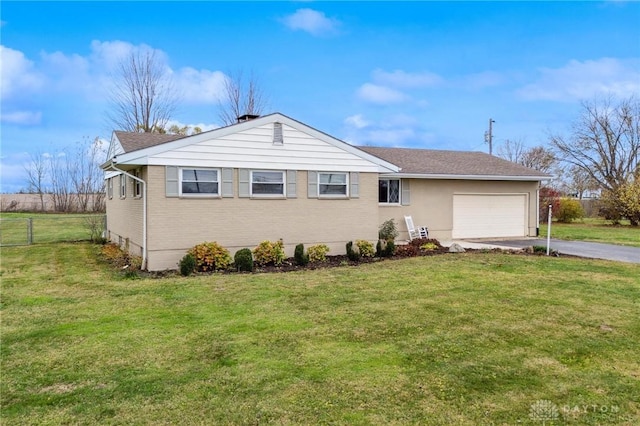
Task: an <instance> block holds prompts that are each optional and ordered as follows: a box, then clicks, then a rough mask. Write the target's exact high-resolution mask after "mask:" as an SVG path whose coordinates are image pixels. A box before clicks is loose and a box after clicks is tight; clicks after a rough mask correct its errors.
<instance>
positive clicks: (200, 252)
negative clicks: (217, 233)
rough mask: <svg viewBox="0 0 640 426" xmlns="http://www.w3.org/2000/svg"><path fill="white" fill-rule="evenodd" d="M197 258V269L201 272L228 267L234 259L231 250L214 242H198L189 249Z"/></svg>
mask: <svg viewBox="0 0 640 426" xmlns="http://www.w3.org/2000/svg"><path fill="white" fill-rule="evenodd" d="M189 253H191V254H192V255H193V257H194V258H195V260H196V269H197V270H198V271H200V272H208V271H216V270H220V269H227V268H228V267H229V265H231V262H232V261H233V259H232V258H231V255H230V254H229V250H227V249H226V248H224V247H222V246H221V245H220V244H218V243H216V242H215V241H214V242H205V243H201V244H198V245H197V246H195V247H193V248H192V249H191V250H189Z"/></svg>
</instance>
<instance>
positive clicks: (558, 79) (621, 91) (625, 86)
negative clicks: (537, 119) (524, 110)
mask: <svg viewBox="0 0 640 426" xmlns="http://www.w3.org/2000/svg"><path fill="white" fill-rule="evenodd" d="M639 91H640V60H638V59H632V60H620V59H615V58H601V59H597V60H590V61H582V62H581V61H576V60H572V61H570V62H569V63H568V64H566V65H565V66H563V67H561V68H540V69H539V70H538V78H537V80H536V81H535V82H533V83H531V84H528V85H526V86H524V87H522V88H521V89H520V90H518V92H517V94H518V95H519V96H520V97H521V98H523V99H525V100H549V101H574V100H582V99H589V98H592V97H593V96H596V95H599V94H605V95H613V96H621V97H623V96H628V95H629V94H631V93H634V92H635V93H637V92H639Z"/></svg>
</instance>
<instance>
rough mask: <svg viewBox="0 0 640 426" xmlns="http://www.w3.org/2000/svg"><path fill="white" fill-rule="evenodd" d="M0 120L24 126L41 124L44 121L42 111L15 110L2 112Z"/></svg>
mask: <svg viewBox="0 0 640 426" xmlns="http://www.w3.org/2000/svg"><path fill="white" fill-rule="evenodd" d="M0 121H2V122H3V123H8V124H19V125H23V126H33V125H36V124H40V122H41V121H42V113H41V112H40V111H37V112H34V111H14V112H5V111H3V112H2V116H1V117H0Z"/></svg>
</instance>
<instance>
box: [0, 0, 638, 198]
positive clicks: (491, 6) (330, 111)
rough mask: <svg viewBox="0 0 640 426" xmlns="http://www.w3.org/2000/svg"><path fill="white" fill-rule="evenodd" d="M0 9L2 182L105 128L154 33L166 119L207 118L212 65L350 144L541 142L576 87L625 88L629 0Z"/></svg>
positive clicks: (634, 48) (631, 51)
mask: <svg viewBox="0 0 640 426" xmlns="http://www.w3.org/2000/svg"><path fill="white" fill-rule="evenodd" d="M0 7H1V9H0V16H1V18H0V19H1V27H0V31H1V33H0V35H1V40H0V45H1V51H0V60H1V71H2V73H1V102H2V103H1V123H0V125H1V126H2V127H1V129H0V137H1V149H2V154H1V168H2V169H1V175H2V176H1V178H2V180H1V188H0V191H2V192H11V191H16V190H19V189H21V188H26V186H27V184H26V177H25V173H24V167H25V164H28V161H29V154H30V153H31V154H33V153H54V152H58V151H61V150H63V149H65V148H68V147H71V146H73V145H74V144H75V143H77V142H79V141H81V140H83V138H90V139H94V138H95V137H101V138H104V139H109V137H110V134H111V131H112V130H113V129H111V128H110V127H109V125H108V124H107V121H106V119H105V113H106V111H108V108H109V104H108V102H107V101H106V96H107V91H106V88H107V87H108V86H109V81H110V79H109V78H110V77H109V75H110V73H111V72H113V66H114V64H116V63H117V61H118V58H119V57H121V56H122V55H123V54H126V53H127V52H130V51H132V50H136V49H141V48H144V47H150V48H153V49H155V50H156V51H157V52H158V53H159V54H160V55H161V57H162V58H163V60H164V61H165V62H166V66H167V67H168V68H169V69H170V70H171V72H172V74H173V76H174V79H175V82H176V85H177V87H179V88H180V91H181V93H182V95H183V100H182V103H181V107H180V109H179V111H178V112H177V114H176V115H175V120H176V122H177V123H179V124H188V125H200V126H202V127H204V128H206V129H210V128H214V127H217V126H218V125H219V124H220V123H219V119H218V100H219V96H220V94H221V92H222V91H221V87H222V81H223V78H224V76H225V75H228V74H229V73H231V72H234V71H238V70H242V71H243V72H245V73H249V72H253V73H254V75H256V76H257V78H258V80H259V81H260V85H261V87H262V89H263V91H264V92H265V93H266V94H267V95H268V98H269V108H267V111H265V112H274V111H278V112H281V113H284V114H286V115H288V116H290V117H292V118H294V119H297V120H300V121H302V122H304V123H306V124H308V125H310V126H312V127H315V128H317V129H318V130H321V131H324V132H326V133H329V134H330V135H332V136H335V137H337V138H340V139H342V140H345V141H347V142H350V143H353V144H361V145H379V146H403V147H420V148H432V149H454V150H471V151H485V152H486V151H488V146H487V145H486V144H485V143H484V132H485V131H486V130H487V128H488V121H489V118H493V119H494V120H495V121H496V122H495V124H494V132H493V133H494V149H496V148H497V147H498V146H499V145H500V144H501V143H504V141H505V140H508V139H509V140H516V141H521V142H523V143H525V144H526V145H530V146H533V145H539V144H545V143H546V141H547V136H548V134H549V132H558V131H566V130H567V129H568V128H569V125H570V122H571V120H572V119H573V118H575V117H576V116H577V114H578V112H579V107H580V101H581V100H589V99H593V98H594V97H595V96H605V95H606V96H614V97H616V96H619V97H623V96H628V95H630V94H632V93H636V94H637V93H640V3H639V2H626V1H602V2H596V1H590V2H506V1H505V2H455V1H451V2H429V1H426V2H337V1H336V2H299V1H295V2H206V1H200V2H168V1H166V2H149V1H146V2H66V3H62V2H42V3H36V2H12V1H3V2H2V4H1V6H0Z"/></svg>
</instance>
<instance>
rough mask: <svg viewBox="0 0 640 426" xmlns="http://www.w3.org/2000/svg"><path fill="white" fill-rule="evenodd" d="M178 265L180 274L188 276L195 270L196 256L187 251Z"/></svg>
mask: <svg viewBox="0 0 640 426" xmlns="http://www.w3.org/2000/svg"><path fill="white" fill-rule="evenodd" d="M178 266H179V268H180V275H182V276H183V277H186V276H189V275H191V274H193V272H194V271H195V270H196V258H195V257H193V255H192V254H191V253H187V254H185V255H184V256H183V257H182V259H180V263H179V264H178Z"/></svg>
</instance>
